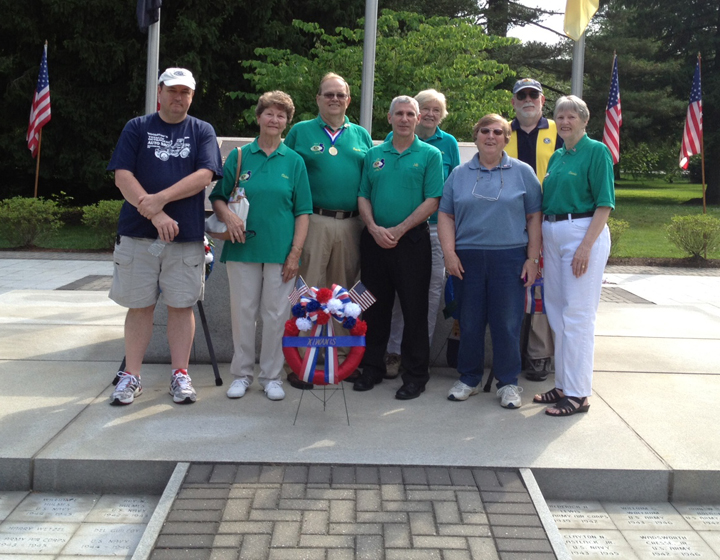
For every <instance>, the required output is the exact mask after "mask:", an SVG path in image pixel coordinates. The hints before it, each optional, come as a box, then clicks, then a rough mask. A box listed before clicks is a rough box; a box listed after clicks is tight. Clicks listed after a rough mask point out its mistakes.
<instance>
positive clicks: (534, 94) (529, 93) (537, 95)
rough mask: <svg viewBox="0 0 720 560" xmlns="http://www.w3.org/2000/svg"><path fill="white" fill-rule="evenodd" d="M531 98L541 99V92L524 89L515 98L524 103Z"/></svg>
mask: <svg viewBox="0 0 720 560" xmlns="http://www.w3.org/2000/svg"><path fill="white" fill-rule="evenodd" d="M528 96H529V97H530V99H540V92H539V91H538V90H536V89H531V90H530V91H525V90H524V89H521V90H520V91H518V92H517V93H516V94H515V97H517V99H518V101H524V100H525V98H526V97H528Z"/></svg>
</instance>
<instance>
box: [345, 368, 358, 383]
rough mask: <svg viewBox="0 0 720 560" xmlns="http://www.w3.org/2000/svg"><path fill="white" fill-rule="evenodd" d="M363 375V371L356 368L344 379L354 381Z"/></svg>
mask: <svg viewBox="0 0 720 560" xmlns="http://www.w3.org/2000/svg"><path fill="white" fill-rule="evenodd" d="M361 375H362V372H361V371H360V370H359V369H356V370H355V371H353V372H352V373H351V374H350V375H348V376H347V377H346V378H345V379H343V381H348V382H349V383H354V382H355V381H357V380H358V379H360V376H361Z"/></svg>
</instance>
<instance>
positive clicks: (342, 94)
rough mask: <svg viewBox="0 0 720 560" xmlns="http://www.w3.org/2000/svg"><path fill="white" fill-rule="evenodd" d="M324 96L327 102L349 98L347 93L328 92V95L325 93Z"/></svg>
mask: <svg viewBox="0 0 720 560" xmlns="http://www.w3.org/2000/svg"><path fill="white" fill-rule="evenodd" d="M322 96H323V97H324V98H325V99H327V100H330V99H335V98H336V97H337V98H338V99H340V100H343V99H345V98H346V97H347V93H331V92H329V91H328V92H327V93H323V94H322Z"/></svg>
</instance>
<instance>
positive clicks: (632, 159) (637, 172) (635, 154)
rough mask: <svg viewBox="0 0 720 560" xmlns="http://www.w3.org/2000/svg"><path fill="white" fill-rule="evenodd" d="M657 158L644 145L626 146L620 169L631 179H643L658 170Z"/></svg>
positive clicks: (652, 151)
mask: <svg viewBox="0 0 720 560" xmlns="http://www.w3.org/2000/svg"><path fill="white" fill-rule="evenodd" d="M658 161H659V156H658V154H657V152H656V151H654V150H652V149H651V148H650V146H648V145H647V144H646V143H644V142H641V143H640V144H637V145H634V146H628V147H627V148H626V149H625V151H624V152H623V155H622V160H621V164H620V165H621V167H622V170H623V171H624V172H625V173H629V174H630V175H631V176H632V178H633V179H635V180H639V179H645V178H647V177H650V176H652V175H653V174H654V173H655V172H657V170H658Z"/></svg>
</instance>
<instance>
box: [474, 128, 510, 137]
mask: <svg viewBox="0 0 720 560" xmlns="http://www.w3.org/2000/svg"><path fill="white" fill-rule="evenodd" d="M479 132H480V134H490V133H493V134H494V135H495V136H502V135H503V134H505V131H504V130H503V129H502V128H488V127H486V126H484V127H482V128H481V129H480V131H479Z"/></svg>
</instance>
